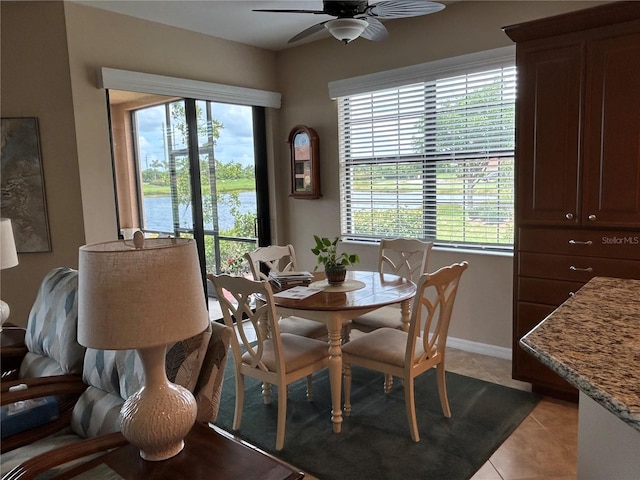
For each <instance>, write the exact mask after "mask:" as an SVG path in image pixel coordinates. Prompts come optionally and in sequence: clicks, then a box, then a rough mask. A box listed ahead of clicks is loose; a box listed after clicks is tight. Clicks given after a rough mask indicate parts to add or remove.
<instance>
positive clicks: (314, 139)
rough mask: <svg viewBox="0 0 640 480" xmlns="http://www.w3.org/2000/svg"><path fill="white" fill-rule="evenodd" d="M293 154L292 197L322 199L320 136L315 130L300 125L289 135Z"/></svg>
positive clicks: (290, 148)
mask: <svg viewBox="0 0 640 480" xmlns="http://www.w3.org/2000/svg"><path fill="white" fill-rule="evenodd" d="M288 142H289V150H290V154H291V196H292V197H294V198H307V199H312V198H320V197H321V196H322V194H321V193H320V159H319V157H318V151H319V146H318V134H317V133H316V131H315V130H314V129H313V128H309V127H305V126H304V125H298V126H296V127H294V128H293V130H291V133H290V134H289V140H288Z"/></svg>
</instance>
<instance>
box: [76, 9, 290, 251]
mask: <svg viewBox="0 0 640 480" xmlns="http://www.w3.org/2000/svg"><path fill="white" fill-rule="evenodd" d="M64 5H65V16H66V23H67V42H68V45H69V68H70V74H71V84H72V92H73V102H74V105H75V121H76V131H77V137H78V159H79V168H80V181H81V185H82V208H83V212H84V221H85V235H86V238H87V242H89V243H90V242H97V241H103V240H110V239H114V238H116V236H117V233H118V232H117V229H116V218H115V207H114V205H115V200H114V192H113V180H112V169H111V153H110V150H109V134H108V132H109V130H108V125H107V108H106V103H105V95H104V91H103V90H100V89H98V88H96V72H97V71H98V70H99V68H100V67H110V68H118V69H122V70H133V71H138V72H143V73H153V74H157V75H167V76H173V77H180V78H186V79H191V80H200V81H206V82H214V83H221V84H227V85H236V86H240V87H248V88H257V89H263V90H270V91H274V90H276V86H277V85H276V75H275V54H274V53H272V52H267V51H264V50H261V49H258V48H254V47H249V46H245V45H241V44H239V43H234V42H228V41H226V40H220V39H217V38H213V37H210V36H206V35H202V34H198V33H194V32H189V31H186V30H181V29H178V28H173V27H168V26H166V25H160V24H158V23H153V22H147V21H143V20H139V19H136V18H133V17H128V16H124V15H119V14H115V13H109V12H105V11H102V10H99V9H96V8H93V7H87V6H85V5H78V4H75V3H69V2H65V4H64Z"/></svg>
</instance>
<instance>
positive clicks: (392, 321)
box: [352, 305, 402, 330]
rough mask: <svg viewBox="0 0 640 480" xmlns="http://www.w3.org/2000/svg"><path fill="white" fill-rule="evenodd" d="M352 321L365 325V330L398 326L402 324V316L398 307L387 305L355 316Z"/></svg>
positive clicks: (357, 324) (358, 324)
mask: <svg viewBox="0 0 640 480" xmlns="http://www.w3.org/2000/svg"><path fill="white" fill-rule="evenodd" d="M352 322H353V323H354V324H355V325H356V328H357V327H358V326H360V325H361V326H363V327H366V328H367V330H374V329H376V328H384V327H387V328H400V327H401V326H402V316H401V312H400V308H398V307H396V306H393V305H387V306H384V307H380V308H378V309H376V310H374V311H373V312H369V313H365V314H364V315H362V316H360V317H356V318H354V319H353V320H352Z"/></svg>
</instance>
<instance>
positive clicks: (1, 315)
mask: <svg viewBox="0 0 640 480" xmlns="http://www.w3.org/2000/svg"><path fill="white" fill-rule="evenodd" d="M10 314H11V310H10V309H9V305H7V302H5V301H3V300H0V325H1V324H3V323H4V322H6V321H7V320H8V319H9V315H10Z"/></svg>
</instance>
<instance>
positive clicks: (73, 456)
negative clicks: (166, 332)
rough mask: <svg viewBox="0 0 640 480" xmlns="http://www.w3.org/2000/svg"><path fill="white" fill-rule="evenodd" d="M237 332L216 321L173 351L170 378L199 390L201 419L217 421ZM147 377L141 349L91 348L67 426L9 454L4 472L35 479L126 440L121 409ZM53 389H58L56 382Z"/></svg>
mask: <svg viewBox="0 0 640 480" xmlns="http://www.w3.org/2000/svg"><path fill="white" fill-rule="evenodd" d="M231 334H232V329H230V328H228V327H226V326H224V325H222V324H219V323H212V324H211V325H210V327H209V328H208V329H207V330H205V331H204V332H202V333H201V334H199V335H196V336H195V337H192V338H189V339H186V340H183V341H180V342H177V343H176V344H174V345H173V346H172V347H171V348H169V349H168V350H167V355H166V364H165V366H166V371H167V377H168V379H169V380H170V381H172V382H175V383H177V384H180V385H182V386H184V387H186V388H188V389H189V390H190V391H192V392H193V394H194V396H195V398H196V401H197V405H198V414H197V421H199V422H204V423H207V422H214V421H215V419H216V417H217V414H218V408H219V403H220V395H221V391H222V381H223V377H224V368H225V365H226V361H227V351H228V348H229V344H230V339H231ZM142 376H143V368H142V364H141V362H140V359H139V357H138V355H137V353H136V351H135V350H120V351H112V350H94V349H87V352H86V355H85V359H84V369H83V376H82V378H83V381H84V382H85V383H86V387H85V389H84V391H83V392H82V394H81V395H80V397H79V399H78V401H77V402H76V403H75V406H74V408H73V411H72V415H71V419H70V422H69V424H68V426H67V427H66V429H64V430H62V431H60V432H58V433H57V434H54V435H49V436H48V437H46V438H43V439H41V440H39V441H36V442H34V443H31V444H29V445H26V446H23V447H21V448H17V449H15V450H12V451H10V452H6V453H3V454H2V457H1V461H0V468H1V470H2V473H3V474H7V477H6V478H13V476H12V475H14V474H17V473H18V472H23V473H21V474H20V475H24V472H29V473H28V475H26V476H18V477H16V478H32V476H33V475H36V474H39V473H41V472H44V471H48V470H51V469H54V470H56V471H62V470H61V467H59V465H61V464H63V463H66V462H69V461H71V460H75V463H77V462H78V461H80V460H81V461H85V460H86V458H85V457H86V456H87V455H91V454H94V455H95V454H99V453H102V452H104V451H105V450H107V449H110V448H115V447H118V446H120V445H123V444H124V443H126V440H125V439H124V437H123V436H122V435H121V434H120V433H118V432H119V430H120V415H119V414H120V407H121V406H122V404H123V403H124V400H125V399H126V398H128V397H129V396H130V395H131V394H133V393H134V392H136V391H137V390H138V389H139V388H140V385H141V381H142V378H143V377H142ZM47 388H48V389H49V390H48V391H51V390H52V389H54V387H53V386H50V385H49V386H47ZM34 393H36V395H39V394H40V393H41V391H38V390H37V389H34ZM26 398H33V396H29V394H28V390H21V391H16V392H11V393H8V394H7V395H6V396H5V395H3V397H2V399H1V402H2V404H3V405H5V404H7V403H10V402H15V401H18V400H23V399H26ZM72 464H73V463H72ZM69 465H71V464H69ZM67 466H68V465H66V464H65V465H64V467H65V468H66V467H67ZM14 468H15V470H13V471H12V469H14ZM7 472H10V473H7ZM3 478H4V477H3Z"/></svg>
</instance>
